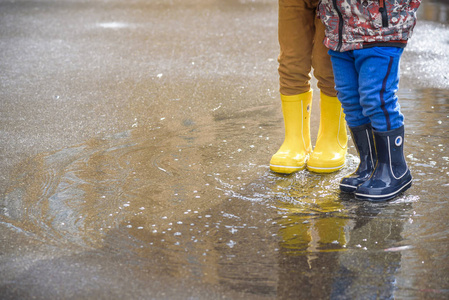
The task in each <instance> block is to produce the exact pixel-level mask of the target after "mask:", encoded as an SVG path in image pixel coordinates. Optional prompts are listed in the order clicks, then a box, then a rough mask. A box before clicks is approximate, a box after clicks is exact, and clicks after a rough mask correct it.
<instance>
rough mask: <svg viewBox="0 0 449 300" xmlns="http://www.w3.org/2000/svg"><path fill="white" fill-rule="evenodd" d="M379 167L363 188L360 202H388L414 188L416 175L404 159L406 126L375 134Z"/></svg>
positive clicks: (358, 193)
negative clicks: (414, 176)
mask: <svg viewBox="0 0 449 300" xmlns="http://www.w3.org/2000/svg"><path fill="white" fill-rule="evenodd" d="M373 133H374V141H375V144H376V152H377V164H376V167H375V168H374V171H373V174H372V175H371V177H370V178H369V179H368V180H367V181H365V182H364V183H362V184H361V185H359V186H358V187H357V189H356V192H355V197H356V199H359V200H369V201H386V200H390V199H393V198H394V197H396V196H397V195H399V194H400V193H402V192H404V191H405V190H407V189H408V188H409V187H410V186H411V185H412V175H411V174H410V170H409V169H408V167H407V163H406V162H405V157H404V126H401V127H399V128H397V129H393V130H390V131H384V132H381V131H375V130H373Z"/></svg>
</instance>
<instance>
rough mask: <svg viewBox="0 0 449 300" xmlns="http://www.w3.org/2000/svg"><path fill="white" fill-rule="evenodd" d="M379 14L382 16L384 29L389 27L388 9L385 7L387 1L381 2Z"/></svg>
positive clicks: (380, 0) (381, 0)
mask: <svg viewBox="0 0 449 300" xmlns="http://www.w3.org/2000/svg"><path fill="white" fill-rule="evenodd" d="M379 12H380V14H381V15H382V27H388V15H387V8H386V7H385V0H379Z"/></svg>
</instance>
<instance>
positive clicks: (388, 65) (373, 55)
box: [354, 47, 404, 131]
mask: <svg viewBox="0 0 449 300" xmlns="http://www.w3.org/2000/svg"><path fill="white" fill-rule="evenodd" d="M402 52H403V49H402V48H393V47H375V48H368V49H362V50H355V51H354V56H355V67H356V70H357V72H358V74H359V76H358V78H359V94H360V104H361V105H362V107H363V115H365V116H367V117H369V118H370V120H371V125H372V127H373V128H374V130H377V131H389V130H392V129H396V128H399V127H401V126H402V125H403V124H404V116H403V115H402V114H401V112H400V106H399V103H398V98H397V96H396V91H397V90H398V84H399V60H400V58H401V54H402Z"/></svg>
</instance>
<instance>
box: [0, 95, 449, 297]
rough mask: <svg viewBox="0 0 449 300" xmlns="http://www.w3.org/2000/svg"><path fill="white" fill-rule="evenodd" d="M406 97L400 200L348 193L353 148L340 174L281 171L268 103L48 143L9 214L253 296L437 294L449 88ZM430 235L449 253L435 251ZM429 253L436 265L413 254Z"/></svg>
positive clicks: (19, 185)
mask: <svg viewBox="0 0 449 300" xmlns="http://www.w3.org/2000/svg"><path fill="white" fill-rule="evenodd" d="M417 95H418V96H417ZM399 96H400V98H401V99H402V102H401V103H402V104H403V111H404V113H405V114H406V116H407V117H408V124H409V127H408V128H409V131H408V132H407V149H406V152H407V155H408V156H407V158H408V160H409V165H410V168H411V169H412V171H413V174H414V177H415V182H414V185H413V187H412V188H411V189H410V191H408V192H407V193H406V194H404V195H402V196H401V197H398V198H397V199H395V200H394V201H392V202H389V203H385V204H371V203H365V202H357V201H355V200H354V199H353V198H352V197H351V196H348V195H340V193H339V191H338V183H339V181H340V179H341V177H343V176H345V175H346V174H349V173H351V172H352V171H353V170H354V169H355V168H356V165H357V162H358V161H357V158H356V156H355V153H354V152H355V150H354V148H353V147H352V148H350V151H349V152H350V153H349V155H348V164H347V166H346V167H345V168H344V169H343V170H341V171H340V172H337V173H333V174H328V175H317V174H312V173H309V172H307V171H302V172H298V173H296V174H293V175H290V176H284V175H278V174H274V173H271V172H270V171H269V170H268V166H267V165H266V164H263V162H262V160H263V161H265V158H266V157H269V156H270V153H271V151H270V150H272V149H266V148H264V147H262V146H261V145H262V144H265V143H266V140H267V138H268V137H270V136H277V135H278V132H277V131H278V130H280V129H279V128H277V127H276V126H273V123H271V122H267V121H264V123H261V122H259V119H260V118H259V116H261V115H263V116H264V115H270V113H271V110H272V108H271V107H259V108H255V109H252V110H248V111H244V112H241V114H234V117H233V118H229V117H228V116H225V115H223V114H220V113H218V112H215V113H214V114H213V115H211V116H202V117H203V118H205V119H203V120H205V121H203V123H198V121H197V120H196V119H191V118H185V119H183V120H180V121H178V120H173V121H170V124H165V125H163V126H162V125H160V126H159V125H157V126H154V127H152V128H147V129H144V128H134V129H133V130H130V131H127V132H123V133H121V134H117V135H114V136H110V137H106V138H102V139H92V140H89V141H87V142H86V143H84V144H81V145H78V146H74V147H71V148H67V149H62V150H60V151H57V152H54V153H43V154H40V155H38V156H36V157H34V158H31V159H30V160H29V161H28V162H26V163H25V164H23V165H22V167H21V168H20V169H18V170H17V172H16V175H15V180H14V181H13V182H12V183H11V185H10V187H9V189H8V190H7V192H6V193H5V196H4V197H3V199H2V209H3V214H2V216H1V217H0V218H1V219H0V221H1V224H3V225H6V226H8V227H9V228H11V229H12V230H15V231H17V232H20V234H23V235H26V236H27V237H28V238H30V239H36V240H43V241H44V242H45V243H47V244H52V245H55V246H57V247H60V248H64V249H66V251H76V252H80V251H81V252H83V251H85V253H96V254H95V255H99V256H104V255H106V254H107V255H117V256H118V255H121V256H125V257H126V259H127V263H128V264H129V265H131V266H133V268H135V270H139V272H143V273H144V274H147V276H149V277H150V278H152V277H155V276H156V277H157V278H161V276H162V277H163V278H165V276H167V277H168V278H169V279H170V278H176V279H181V280H183V281H188V282H190V284H207V285H212V286H220V287H222V288H224V289H225V290H231V291H236V292H239V293H243V294H244V295H245V298H246V299H251V298H252V297H253V298H255V299H258V298H260V297H262V296H264V297H268V298H280V299H286V298H311V299H312V298H316V299H318V298H339V297H340V298H358V297H360V295H364V297H365V296H366V298H382V299H383V298H393V297H396V296H398V295H399V296H407V295H410V294H411V295H416V294H418V295H423V293H426V292H421V291H418V292H415V291H413V286H414V285H415V284H418V285H419V286H430V287H431V290H434V291H437V292H441V293H443V294H444V291H442V290H441V282H442V280H439V281H438V280H435V279H432V282H430V279H426V278H427V277H425V276H423V275H422V274H423V273H424V272H427V270H428V269H426V268H441V266H444V263H445V255H444V253H445V251H446V250H445V246H446V245H447V243H446V241H447V230H446V229H443V230H438V228H436V227H434V226H432V225H431V224H434V223H433V222H437V224H445V223H446V214H445V212H446V211H445V210H444V209H442V207H443V205H444V203H445V199H446V196H445V195H446V192H447V191H446V190H447V186H448V183H447V175H448V169H447V168H448V165H449V160H448V157H447V155H445V153H446V152H447V151H446V150H447V149H446V145H448V142H447V136H445V135H444V134H436V133H442V132H445V129H446V127H447V122H448V118H447V115H448V111H449V107H448V105H449V102H448V99H449V97H448V94H447V91H445V90H434V89H431V90H420V91H416V90H405V89H404V90H402V91H401V94H400V95H399ZM416 97H418V98H419V99H420V101H418V102H417V101H414V99H416ZM416 111H420V113H419V114H417V113H416ZM265 119H268V118H265ZM422 123H424V124H426V126H421V124H422ZM242 129H244V130H242ZM411 137H413V138H411ZM273 147H275V146H273ZM265 162H266V161H265ZM437 175H438V176H437ZM442 175H445V176H442ZM438 211H441V213H438ZM429 212H432V213H429ZM416 223H417V224H419V223H421V224H429V225H427V226H417V225H416ZM435 239H436V241H437V242H435ZM429 244H430V245H432V246H431V247H432V249H438V250H439V252H438V253H441V254H438V255H436V254H433V255H431V256H429V254H428V251H427V247H428V246H423V245H429ZM87 256H88V255H87V254H86V257H87ZM429 257H432V260H431V261H430V262H429V267H427V266H425V268H424V269H422V268H421V266H422V265H421V264H417V263H416V261H428V260H429ZM133 270H134V269H133ZM135 272H137V271H135ZM439 272H440V274H441V270H440V271H439ZM433 293H434V292H432V295H433Z"/></svg>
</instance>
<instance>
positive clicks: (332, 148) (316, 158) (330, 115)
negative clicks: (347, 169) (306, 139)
mask: <svg viewBox="0 0 449 300" xmlns="http://www.w3.org/2000/svg"><path fill="white" fill-rule="evenodd" d="M320 96H321V99H320V128H319V129H318V138H317V142H316V145H315V149H314V150H313V152H312V154H310V157H309V161H308V162H307V169H308V170H309V171H312V172H316V173H331V172H335V171H338V170H340V169H341V168H343V166H344V165H345V160H346V152H347V144H348V134H347V133H346V121H345V115H344V113H343V109H342V108H341V104H340V101H338V99H337V97H329V96H327V95H325V94H323V93H321V95H320Z"/></svg>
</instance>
